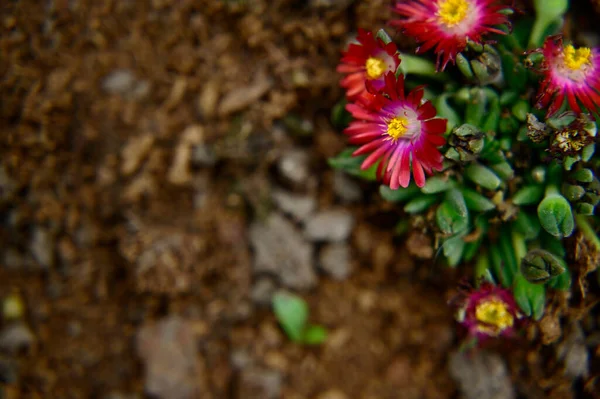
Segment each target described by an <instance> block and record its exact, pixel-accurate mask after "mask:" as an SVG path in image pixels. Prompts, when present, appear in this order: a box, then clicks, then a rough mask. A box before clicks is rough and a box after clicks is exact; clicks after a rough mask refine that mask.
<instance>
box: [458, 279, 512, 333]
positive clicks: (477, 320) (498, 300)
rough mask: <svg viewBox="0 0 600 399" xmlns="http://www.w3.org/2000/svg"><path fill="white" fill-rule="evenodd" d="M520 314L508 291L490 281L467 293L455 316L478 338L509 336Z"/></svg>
mask: <svg viewBox="0 0 600 399" xmlns="http://www.w3.org/2000/svg"><path fill="white" fill-rule="evenodd" d="M521 317H522V315H521V314H520V313H519V308H518V306H517V303H516V302H515V299H514V297H513V295H512V293H511V292H510V291H509V290H507V289H504V288H501V287H498V286H495V285H493V284H490V283H483V284H482V285H481V286H480V287H479V289H478V290H472V291H470V292H468V293H467V294H466V295H465V298H464V299H463V303H462V306H461V307H460V308H459V310H458V313H457V316H456V318H457V320H458V322H459V323H461V324H462V325H463V326H464V327H466V329H467V330H468V332H469V335H471V336H473V337H476V338H479V339H485V338H490V337H500V336H505V337H506V336H511V335H513V334H514V331H515V328H516V327H517V325H518V324H519V319H520V318H521Z"/></svg>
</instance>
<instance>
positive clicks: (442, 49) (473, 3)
mask: <svg viewBox="0 0 600 399" xmlns="http://www.w3.org/2000/svg"><path fill="white" fill-rule="evenodd" d="M507 8H509V7H508V6H506V5H504V4H502V1H498V0H405V1H398V2H397V3H396V6H395V7H394V11H395V12H396V13H398V14H400V15H401V16H402V17H404V18H402V19H398V20H394V21H391V22H390V24H391V25H393V26H397V27H399V28H400V29H401V30H402V32H403V33H404V34H406V35H408V36H412V37H414V38H415V39H416V40H417V42H419V43H421V46H420V47H419V48H418V49H417V52H418V53H423V52H425V51H428V50H430V49H432V48H434V47H435V49H434V51H435V53H436V54H437V68H438V70H444V69H445V68H446V65H447V64H448V62H450V61H452V62H453V63H454V62H455V60H456V56H457V55H458V53H460V52H461V51H463V50H464V49H465V47H466V46H467V40H470V41H472V42H475V43H481V42H482V36H483V35H485V34H487V33H499V34H504V32H503V31H502V30H500V29H498V28H495V27H494V26H497V25H509V22H508V18H507V16H506V15H505V14H503V13H501V12H500V11H502V10H505V9H507Z"/></svg>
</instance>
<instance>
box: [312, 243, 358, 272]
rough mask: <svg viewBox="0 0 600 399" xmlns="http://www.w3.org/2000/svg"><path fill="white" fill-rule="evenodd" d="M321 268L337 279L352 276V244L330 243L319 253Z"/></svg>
mask: <svg viewBox="0 0 600 399" xmlns="http://www.w3.org/2000/svg"><path fill="white" fill-rule="evenodd" d="M319 260H320V264H321V268H322V269H323V270H324V271H325V273H327V275H329V276H331V277H332V278H333V279H335V280H339V281H342V280H345V279H347V278H348V277H350V274H351V273H352V268H351V264H350V246H349V245H348V244H330V245H327V246H325V247H323V249H321V253H320V254H319Z"/></svg>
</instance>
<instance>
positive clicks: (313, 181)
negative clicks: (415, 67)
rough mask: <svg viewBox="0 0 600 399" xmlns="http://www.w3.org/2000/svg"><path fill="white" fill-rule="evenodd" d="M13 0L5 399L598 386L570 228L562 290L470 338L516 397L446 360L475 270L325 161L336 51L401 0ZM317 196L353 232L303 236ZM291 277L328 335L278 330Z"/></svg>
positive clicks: (1, 201) (525, 393)
mask: <svg viewBox="0 0 600 399" xmlns="http://www.w3.org/2000/svg"><path fill="white" fill-rule="evenodd" d="M590 9H591V8H590ZM588 11H589V10H588ZM0 13H1V14H0V29H1V31H2V34H1V36H0V60H1V62H0V72H1V75H2V80H1V82H0V95H1V97H0V121H1V128H0V129H1V134H0V241H1V242H2V248H1V249H0V300H1V301H2V303H3V310H2V319H1V320H0V398H10V399H14V398H113V399H115V398H122V399H125V398H142V397H163V398H186V397H201V398H240V399H241V398H243V399H252V398H266V399H268V398H278V397H282V398H289V399H292V398H293V399H301V398H320V399H326V398H327V399H343V398H365V399H367V398H454V397H460V396H465V397H473V396H472V395H479V397H480V398H482V399H483V398H485V397H498V398H505V397H507V398H508V397H527V398H543V397H553V398H563V397H564V398H574V397H594V395H597V392H598V391H599V390H600V388H599V387H598V381H597V380H598V378H599V377H600V337H599V333H598V328H599V327H600V317H599V316H598V309H597V307H596V308H594V305H595V304H596V303H597V302H598V297H599V296H598V294H599V293H600V290H599V288H598V284H597V283H596V282H594V280H595V275H593V274H591V275H590V276H588V277H585V274H586V273H588V272H590V271H591V269H590V267H589V264H590V262H591V261H590V258H593V259H596V258H595V257H594V255H595V254H593V253H591V252H590V250H589V248H588V247H586V243H585V242H584V241H582V238H581V237H579V238H577V240H579V241H577V243H576V244H577V245H578V248H583V250H582V251H580V252H581V254H580V255H578V256H576V259H574V260H573V262H574V264H576V265H578V266H577V269H576V272H577V271H578V272H579V275H580V276H581V279H580V280H578V281H580V282H581V284H576V285H575V286H574V289H573V294H572V295H571V296H569V295H567V296H564V297H563V296H558V295H555V296H554V297H553V298H552V300H551V303H550V306H549V309H548V311H547V315H546V317H545V318H544V319H543V320H542V321H541V322H540V323H539V324H538V323H533V322H532V323H530V325H529V327H528V328H527V330H526V331H525V332H524V334H523V335H522V336H521V337H519V338H518V339H515V340H513V341H510V342H507V341H504V342H498V343H491V344H489V345H488V347H487V348H486V349H483V350H482V352H476V353H487V354H489V356H490V357H489V358H482V359H481V362H483V363H481V364H485V365H487V366H485V367H488V366H489V371H487V370H488V368H485V370H486V372H485V373H487V375H489V376H492V377H493V378H491V379H492V380H495V381H496V382H498V383H500V384H504V382H506V384H508V388H507V389H508V393H502V392H505V391H506V389H504V388H503V389H504V391H503V390H502V389H496V388H494V387H492V388H490V387H489V384H488V385H486V386H485V387H484V388H482V389H483V390H484V391H479V393H475V394H473V393H472V392H473V390H471V391H469V387H471V386H475V384H476V383H479V382H478V381H479V380H478V381H472V380H470V378H476V377H474V376H472V375H471V376H470V374H469V373H466V377H464V375H465V373H464V372H462V373H461V370H462V369H461V370H457V368H459V367H466V366H461V365H462V364H465V363H469V361H470V360H469V358H467V359H466V360H464V359H463V360H461V361H452V362H451V361H450V360H449V359H451V356H453V355H452V354H457V353H458V350H459V347H460V346H461V344H462V342H463V340H462V338H463V336H462V335H461V334H460V331H459V330H457V326H456V324H455V322H454V320H453V314H452V309H451V307H449V305H448V302H449V301H451V300H452V298H454V297H455V295H456V293H457V288H456V287H458V286H459V285H460V283H461V281H462V276H463V273H464V272H465V271H464V270H458V271H457V270H451V269H447V268H445V267H444V266H443V265H442V264H441V262H440V261H438V259H437V257H436V253H435V251H434V250H433V241H432V240H431V238H429V237H428V236H427V235H426V234H424V233H423V232H424V230H423V226H421V225H420V224H419V221H418V220H417V221H416V222H415V224H414V226H413V227H414V229H413V233H412V234H411V235H410V236H408V237H407V236H404V237H398V236H395V235H394V233H393V228H394V226H395V225H396V223H397V222H398V221H400V220H401V219H402V218H403V217H404V215H403V214H402V213H401V212H400V211H399V210H398V209H396V208H395V207H393V206H392V205H391V204H389V203H385V202H384V201H383V200H381V199H380V197H379V196H378V193H377V186H376V185H374V184H369V183H364V182H360V181H355V180H353V179H351V178H349V177H347V176H343V175H340V174H339V173H337V172H334V171H333V170H331V169H330V168H329V167H328V165H327V158H328V157H331V156H334V155H336V154H337V153H338V152H339V151H340V150H342V149H343V148H344V146H345V140H344V137H343V135H342V134H341V133H340V132H338V131H336V129H335V128H334V127H333V126H332V125H331V123H330V120H329V115H330V112H331V108H332V107H333V105H334V104H335V103H336V102H337V101H338V100H339V99H340V98H342V96H343V93H342V91H341V90H340V89H339V88H338V86H337V83H338V80H339V76H338V75H337V74H336V73H335V66H336V64H337V62H338V60H339V55H340V51H341V49H343V48H344V45H345V44H346V43H347V42H348V40H350V39H351V37H352V34H353V31H355V30H356V28H357V27H364V28H368V29H373V30H376V29H379V28H381V27H383V26H385V24H386V21H387V20H388V19H389V18H390V11H389V2H388V1H383V0H372V1H368V2H367V1H356V2H353V1H350V0H337V1H335V0H328V1H326V0H310V1H298V0H295V1H294V0H272V1H268V0H152V1H131V0H122V1H113V0H106V1H95V0H54V1H52V0H50V1H34V0H21V1H19V0H7V1H4V2H2V5H0ZM588 15H589V14H588ZM397 39H398V40H399V41H401V40H402V38H400V37H397ZM274 192H283V193H285V195H289V196H291V198H292V200H291V201H288V202H287V203H284V202H283V201H284V200H285V198H286V197H283V198H284V200H282V199H281V198H282V197H281V196H278V197H277V196H275V195H274V194H273V193H274ZM278 198H279V199H278ZM302 201H304V202H302ZM300 203H302V204H303V205H302V207H301V208H298V207H300V205H298V204H300ZM286 204H287V205H286ZM290 207H291V208H290ZM328 211H334V213H330V214H327V217H330V218H333V217H341V218H344V219H343V220H346V221H348V222H347V229H348V230H347V231H339V230H336V231H332V232H331V233H330V235H329V236H327V235H326V230H327V229H325V230H321V229H319V228H315V229H316V231H317V233H315V234H316V236H319V234H321V233H323V232H324V231H325V233H323V234H325V235H324V236H320V237H316V238H315V237H314V236H313V237H312V238H311V237H310V233H307V231H308V230H310V229H308V228H305V227H304V226H308V225H309V224H310V223H318V222H319V220H321V221H322V220H323V219H318V220H313V219H311V218H315V219H316V216H315V215H316V214H317V213H319V214H320V215H321V216H322V217H323V218H325V216H323V213H322V212H328ZM273 214H275V215H277V217H278V218H279V219H280V221H279V222H277V223H275V226H285V227H278V228H280V229H282V230H281V231H289V232H290V233H289V234H285V235H284V237H280V236H279V235H278V234H277V233H278V232H279V231H280V230H273V231H270V232H269V233H268V234H267V235H268V236H269V237H274V238H273V240H272V242H270V243H267V244H266V245H271V247H272V248H273V251H275V252H277V251H279V252H278V253H280V254H281V255H279V258H277V259H276V260H275V261H274V262H271V263H269V264H267V265H266V266H264V268H258V267H257V259H256V257H257V251H256V250H255V248H254V247H255V245H252V234H254V233H253V232H254V231H257V229H256V228H252V226H263V225H267V226H271V224H269V222H268V221H270V220H272V219H269V218H270V217H271V216H272V215H273ZM332 215H333V216H332ZM336 215H337V216H336ZM327 220H329V219H327ZM344 225H345V224H344ZM336 226H339V225H337V224H336ZM307 229H308V230H307ZM261 231H262V230H261ZM261 242H263V241H261ZM406 242H410V245H409V247H408V248H407V245H406ZM284 245H285V248H286V250H285V251H281V250H278V248H281V247H282V246H284ZM573 245H575V242H574V244H573ZM299 247H302V248H305V252H302V254H298V253H297V252H298V248H299ZM327 247H331V248H334V249H335V250H331V248H330V250H327V252H328V253H329V254H333V255H330V256H333V257H334V258H333V259H334V260H333V261H331V258H330V260H325V255H324V252H326V248H327ZM287 248H291V249H290V250H289V251H287ZM586 248H587V249H586ZM303 251H304V249H303ZM304 253H306V254H307V255H303V254H304ZM319 255H321V257H320V256H319ZM338 257H339V258H338ZM305 259H308V261H305ZM338 259H339V260H338ZM336 260H337V261H336ZM265 262H269V260H265ZM284 264H285V265H287V266H285V267H287V269H285V270H284V266H283V265H284ZM298 270H301V271H302V273H304V274H301V273H300V272H299V271H298ZM465 274H466V273H465ZM467 275H468V274H467ZM281 288H283V289H288V290H295V291H296V292H298V293H299V294H300V295H301V296H302V297H303V298H304V299H306V300H307V302H308V304H309V307H310V309H311V314H310V320H311V322H314V323H317V324H321V325H324V326H325V327H327V329H328V331H329V337H328V339H327V341H326V342H325V343H324V344H322V345H319V346H302V345H299V344H296V343H292V342H291V341H289V340H288V339H287V337H286V336H285V334H284V333H283V331H282V330H281V329H280V328H279V326H278V324H277V321H276V319H275V317H274V315H273V314H272V311H271V309H270V306H269V300H270V295H271V294H272V292H273V291H274V290H275V289H281ZM584 294H585V296H584ZM473 356H475V357H476V356H478V355H476V354H475V355H473ZM486 356H487V355H486ZM486 359H487V360H486ZM490 359H491V360H490ZM475 364H479V363H475ZM482 367H483V366H482ZM485 373H484V374H485ZM461 376H462V377H461ZM496 376H497V377H496ZM465 378H466V380H465ZM482 379H483V380H485V378H483V377H482ZM506 384H505V385H506ZM484 385H485V384H484ZM465 386H466V388H465ZM486 389H487V390H488V391H485V390H486ZM494 389H496V390H495V391H494ZM490 390H491V391H490ZM481 392H484V393H481ZM486 392H487V393H486ZM490 392H491V393H490ZM494 392H495V393H494ZM499 392H500V393H499ZM597 397H598V396H597Z"/></svg>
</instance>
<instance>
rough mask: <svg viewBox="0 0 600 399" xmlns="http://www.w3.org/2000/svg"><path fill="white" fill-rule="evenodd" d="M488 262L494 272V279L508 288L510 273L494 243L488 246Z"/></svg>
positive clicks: (510, 280) (510, 282) (510, 281)
mask: <svg viewBox="0 0 600 399" xmlns="http://www.w3.org/2000/svg"><path fill="white" fill-rule="evenodd" d="M489 254H490V264H491V266H492V267H491V269H492V271H493V272H494V276H496V279H497V280H498V281H500V284H502V286H503V287H505V288H508V287H510V286H511V284H512V274H511V273H510V269H509V268H508V267H506V264H505V262H504V260H503V259H502V253H501V252H500V249H499V248H498V247H497V246H496V245H492V246H491V247H490V248H489Z"/></svg>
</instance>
